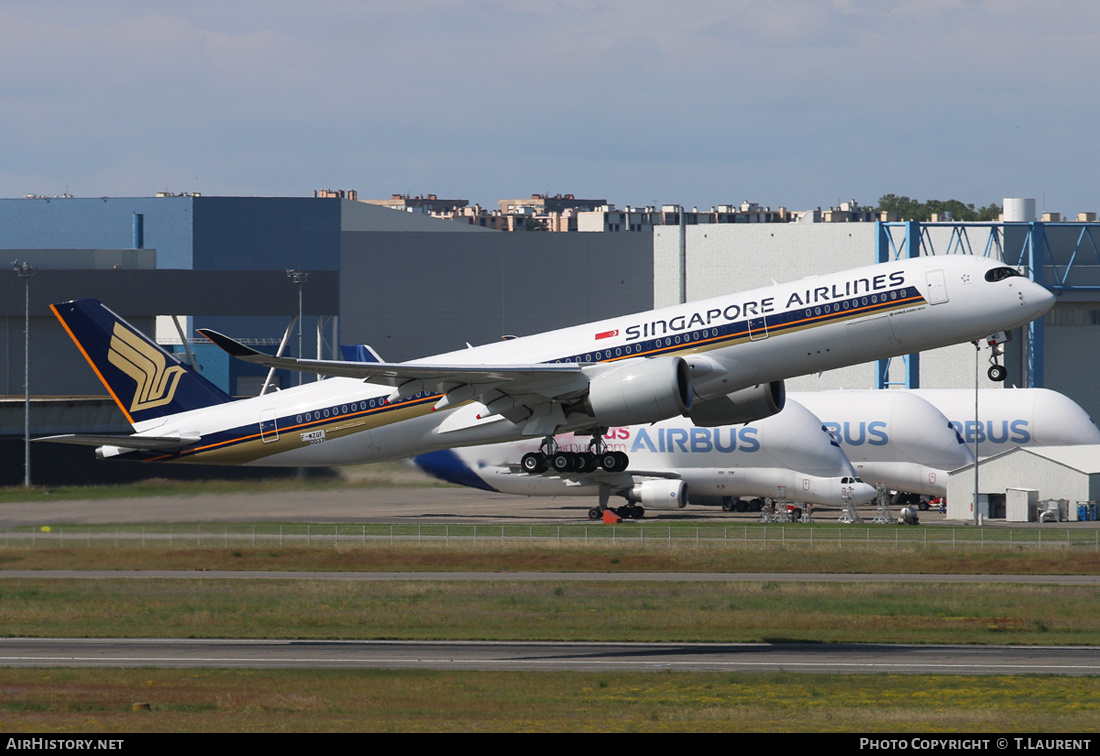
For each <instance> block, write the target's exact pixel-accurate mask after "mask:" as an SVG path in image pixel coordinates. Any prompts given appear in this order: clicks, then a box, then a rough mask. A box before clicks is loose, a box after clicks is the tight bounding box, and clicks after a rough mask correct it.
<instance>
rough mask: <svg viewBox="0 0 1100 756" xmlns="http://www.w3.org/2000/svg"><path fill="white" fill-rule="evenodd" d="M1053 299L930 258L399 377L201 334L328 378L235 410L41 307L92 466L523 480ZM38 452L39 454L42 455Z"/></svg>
mask: <svg viewBox="0 0 1100 756" xmlns="http://www.w3.org/2000/svg"><path fill="white" fill-rule="evenodd" d="M1053 303H1054V297H1053V295H1052V294H1051V293H1050V292H1048V291H1047V290H1046V289H1044V288H1043V287H1041V286H1039V285H1038V284H1035V283H1034V282H1032V281H1030V280H1028V279H1027V278H1025V277H1023V276H1022V275H1021V274H1020V273H1018V272H1017V271H1016V270H1014V269H1013V268H1009V267H1006V266H1004V265H1003V264H1002V263H999V262H997V261H995V260H990V259H987V258H977V257H971V256H965V255H953V256H944V257H926V258H918V259H912V260H901V261H896V262H890V263H882V264H879V265H874V266H869V267H865V268H857V269H854V270H850V271H846V272H841V273H833V274H829V275H823V276H817V277H813V278H808V279H803V280H801V281H795V282H791V283H786V284H779V285H775V286H771V287H767V288H763V289H757V290H754V291H748V292H744V293H741V294H733V295H729V296H723V297H717V298H714V299H710V300H702V301H698V302H691V303H688V304H683V305H676V306H673V307H668V308H664V309H660V310H653V311H650V312H645V313H640V314H636V315H625V316H622V317H616V318H610V319H608V320H603V321H599V322H596V323H590V324H586V325H580V326H574V327H571V328H564V329H561V330H557V331H550V332H548V333H543V334H538V335H534V336H526V337H522V338H518V339H511V340H508V341H503V342H499V343H494V344H488V345H484V346H479V347H471V348H469V349H464V350H460V351H457V352H449V353H446V354H441V355H437V356H435V357H430V358H424V359H419V360H412V361H410V362H404V363H382V362H378V363H351V362H337V361H325V360H306V359H291V358H280V357H272V356H270V355H266V354H263V353H260V352H257V351H255V350H253V349H251V348H249V347H247V346H244V345H242V344H239V343H237V342H236V341H233V340H232V339H230V338H228V337H226V336H223V335H221V334H219V333H216V332H214V331H201V332H202V333H203V334H204V335H205V336H207V337H208V338H210V339H211V340H212V341H213V342H214V343H216V344H217V345H218V346H220V347H222V348H223V349H225V350H226V351H227V352H229V353H230V354H232V355H233V356H235V357H239V358H240V359H243V360H246V361H248V362H253V363H257V364H260V365H265V366H269V367H278V368H286V369H290V370H299V371H304V372H314V373H320V374H323V375H329V376H335V377H334V378H332V379H330V380H325V381H320V382H312V383H308V384H305V385H302V386H298V387H295V388H291V389H287V390H284V391H280V392H277V393H274V394H267V395H264V396H259V397H254V398H249V399H241V400H236V401H234V400H233V399H232V397H230V396H228V395H227V394H225V393H224V392H222V391H221V390H220V389H218V388H217V387H215V386H214V385H213V384H211V383H209V382H208V381H206V380H205V379H204V378H203V377H202V376H201V375H199V374H198V373H197V372H196V371H193V370H191V369H190V368H189V367H187V366H186V365H183V364H181V363H179V362H178V360H176V359H175V358H174V357H172V356H171V355H169V354H167V353H166V352H164V351H162V350H161V349H160V348H159V347H158V346H157V345H156V344H155V343H153V342H152V341H150V340H149V339H148V338H147V337H145V336H144V335H142V334H140V333H138V332H137V331H135V330H134V329H133V327H131V326H130V325H129V324H127V323H126V322H125V321H123V320H121V319H120V318H119V317H118V316H116V315H115V314H114V313H113V312H111V311H110V310H108V309H107V308H106V307H104V306H103V305H101V304H100V303H98V302H96V301H94V300H75V301H72V302H65V303H62V304H56V305H52V309H53V311H54V313H55V314H56V315H57V317H58V319H59V320H60V321H61V323H62V325H63V326H64V327H65V329H66V330H67V331H68V333H69V335H70V336H71V337H72V338H73V340H74V341H75V342H76V344H77V346H78V348H80V350H81V351H82V352H83V354H84V356H85V358H86V359H87V360H88V362H89V363H90V364H91V366H92V369H93V370H95V372H96V373H97V374H98V376H99V378H100V380H101V381H102V382H103V383H104V385H105V386H106V387H107V389H108V391H110V393H111V394H112V396H113V397H114V399H115V401H116V402H117V403H118V405H119V407H120V408H121V410H122V412H123V413H124V414H125V415H126V417H127V419H128V420H129V421H130V422H131V424H132V425H133V428H134V431H135V433H134V434H133V435H129V436H122V437H110V436H93V437H88V436H64V437H53V438H51V439H49V440H52V441H64V442H69V443H83V444H89V445H95V446H98V447H99V449H98V450H97V453H98V454H99V456H101V457H115V456H121V455H125V456H126V457H127V458H131V459H146V460H158V461H179V462H201V463H210V464H232V465H244V464H247V465H264V466H309V465H325V466H327V465H335V464H347V463H357V462H368V461H374V460H383V459H396V458H401V457H407V456H412V455H415V454H422V453H425V452H429V451H433V450H437V449H445V448H453V447H457V446H469V445H473V444H485V443H494V442H500V441H507V440H513V439H518V438H525V437H541V438H543V439H544V444H543V451H542V452H541V453H540V454H541V455H542V456H541V457H539V456H536V457H535V458H533V459H531V460H529V462H530V467H529V469H538V468H539V467H540V466H541V465H542V464H554V465H556V462H555V455H554V451H555V449H554V448H553V437H554V435H555V434H557V433H566V432H574V433H576V432H583V433H585V434H586V435H587V434H590V435H591V436H592V444H591V451H590V452H586V453H585V454H586V455H587V454H591V455H593V456H592V457H591V458H588V457H586V458H585V459H586V463H587V462H589V461H594V462H596V463H597V464H599V465H600V466H601V467H603V468H604V469H605V470H610V471H622V470H624V469H626V467H627V466H628V464H629V461H628V460H627V459H626V458H625V455H621V454H613V453H607V454H605V453H604V445H603V435H604V434H605V433H606V432H607V430H608V429H609V428H611V427H617V426H624V425H634V424H642V423H650V422H657V421H660V420H664V419H667V418H671V417H676V416H678V415H685V416H687V417H689V418H690V419H691V421H692V422H693V423H694V424H695V425H697V426H701V427H715V426H719V425H729V424H734V423H744V422H748V421H751V420H756V419H761V418H764V417H768V416H770V415H773V414H775V413H776V412H778V411H779V410H780V409H782V407H783V403H784V397H785V392H784V388H783V379H784V378H788V377H792V376H796V375H803V374H807V373H814V372H818V371H821V370H828V369H831V368H836V367H841V366H844V365H850V364H856V363H860V362H866V361H869V360H875V359H879V358H884V357H888V356H894V355H899V354H904V353H909V352H915V351H919V350H923V349H932V348H935V347H940V346H945V345H948V344H953V343H957V342H961V341H973V340H976V339H980V338H983V337H985V336H987V335H989V334H991V333H996V332H998V331H1003V330H1008V329H1011V328H1015V327H1017V326H1020V325H1023V324H1024V323H1027V322H1029V321H1031V320H1033V319H1034V318H1036V317H1039V316H1040V315H1042V314H1043V313H1044V312H1046V311H1047V310H1049V309H1050V308H1051V307H1052V306H1053ZM43 440H45V439H43Z"/></svg>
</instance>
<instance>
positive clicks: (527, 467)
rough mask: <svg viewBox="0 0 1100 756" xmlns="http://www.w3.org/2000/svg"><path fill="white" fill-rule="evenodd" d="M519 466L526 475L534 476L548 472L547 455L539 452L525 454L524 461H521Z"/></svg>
mask: <svg viewBox="0 0 1100 756" xmlns="http://www.w3.org/2000/svg"><path fill="white" fill-rule="evenodd" d="M519 465H520V467H522V468H523V471H524V472H525V473H531V474H532V475H534V474H537V473H541V472H546V455H545V454H540V453H538V452H531V453H530V454H524V455H523V459H521V460H520V461H519Z"/></svg>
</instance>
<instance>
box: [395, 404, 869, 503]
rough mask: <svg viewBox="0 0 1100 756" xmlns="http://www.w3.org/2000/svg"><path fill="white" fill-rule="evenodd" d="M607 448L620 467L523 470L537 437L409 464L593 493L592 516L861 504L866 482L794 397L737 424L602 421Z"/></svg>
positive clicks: (515, 486)
mask: <svg viewBox="0 0 1100 756" xmlns="http://www.w3.org/2000/svg"><path fill="white" fill-rule="evenodd" d="M604 439H605V441H606V445H607V447H608V448H609V449H613V450H616V451H620V452H623V453H627V454H629V455H630V467H629V469H628V470H626V471H625V472H606V471H604V470H596V471H584V470H571V471H567V472H560V473H559V472H556V471H546V472H544V473H542V474H538V475H531V474H529V473H527V472H526V471H524V470H523V469H522V468H521V466H520V465H517V464H516V463H515V462H516V460H517V459H519V458H520V457H521V456H522V455H524V454H525V453H530V452H534V451H535V450H536V449H537V448H538V443H537V441H534V440H526V441H512V442H508V443H503V444H490V445H487V446H473V447H466V448H461V449H444V450H441V451H436V452H431V453H429V454H421V455H417V456H416V457H414V458H413V460H412V461H413V463H414V464H415V465H416V466H417V467H419V468H420V469H422V470H424V471H425V472H427V473H428V474H430V475H432V476H434V477H436V478H439V479H440V480H445V481H448V482H451V483H459V484H461V485H466V486H471V487H473V488H482V489H485V490H489V491H498V492H500V493H509V494H518V495H526V496H591V497H593V498H595V497H597V496H598V497H599V502H600V506H599V507H594V508H593V509H591V510H590V511H589V518H590V519H597V518H598V517H600V516H601V515H602V510H603V509H605V508H607V502H608V498H609V497H610V496H612V495H615V496H622V497H623V498H625V499H626V500H627V501H628V502H629V504H627V506H625V507H618V508H616V509H615V510H614V511H616V512H617V513H618V514H620V515H622V516H624V517H640V516H641V515H643V514H644V512H645V509H646V508H649V509H673V510H675V509H682V508H684V507H685V506H686V505H688V504H693V505H695V504H703V505H721V506H722V507H723V509H726V510H727V511H730V510H732V509H734V508H737V509H741V510H742V511H744V509H746V508H747V506H748V503H747V502H744V501H742V497H745V498H748V499H750V500H751V499H763V498H771V499H776V498H779V497H780V494H781V493H783V494H785V496H786V498H787V499H788V500H789V501H790V502H792V503H795V502H797V503H801V504H814V505H833V506H841V505H842V504H843V503H844V492H845V491H847V492H848V493H849V494H850V496H851V498H852V501H853V503H855V504H863V503H866V502H868V501H870V500H871V499H873V498H874V496H875V489H874V488H873V487H871V486H869V485H867V484H865V483H863V482H862V481H861V480H859V479H858V478H857V477H856V473H855V472H854V471H853V470H852V464H851V463H850V462H849V461H848V458H847V457H845V456H844V452H843V451H841V449H840V446H839V444H837V442H836V440H835V439H834V438H833V437H832V435H831V434H830V433H829V431H828V430H827V429H826V428H825V427H824V426H822V424H821V421H820V420H818V419H817V417H816V416H814V415H813V414H812V413H811V412H809V411H808V410H807V409H806V408H805V407H803V406H802V405H800V404H799V403H798V402H795V401H791V400H790V399H788V400H787V403H786V406H785V407H784V408H783V411H782V412H780V413H778V414H776V415H773V416H771V417H768V418H765V419H763V420H757V421H755V422H752V423H749V424H747V425H736V426H721V427H717V428H699V427H696V426H694V425H692V423H691V421H690V420H688V419H687V418H683V417H678V418H674V419H671V420H664V421H661V422H659V423H655V424H653V425H635V426H628V427H623V428H611V429H610V431H609V432H608V433H607V434H606V435H605V437H604ZM555 440H556V442H557V446H558V449H559V451H562V452H565V453H569V452H573V453H575V452H583V451H584V450H585V448H586V446H585V444H586V441H583V440H582V439H577V438H574V437H572V436H571V434H569V435H562V436H558V437H556V439H555Z"/></svg>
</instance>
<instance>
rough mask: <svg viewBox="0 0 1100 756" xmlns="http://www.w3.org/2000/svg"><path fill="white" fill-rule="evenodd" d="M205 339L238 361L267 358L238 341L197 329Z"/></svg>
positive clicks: (208, 330)
mask: <svg viewBox="0 0 1100 756" xmlns="http://www.w3.org/2000/svg"><path fill="white" fill-rule="evenodd" d="M196 330H197V331H198V332H199V333H201V334H202V335H203V336H205V337H206V338H208V339H210V340H211V341H213V342H214V344H215V345H216V346H219V347H221V348H222V349H224V350H225V351H226V352H228V353H229V355H230V356H231V357H237V358H238V359H242V360H247V359H248V358H249V357H267V356H268V355H266V354H264V353H263V352H257V351H256V350H255V349H253V348H252V347H248V346H245V345H244V344H242V343H240V342H239V341H234V340H233V339H231V338H229V337H228V336H226V335H224V334H221V333H218V332H217V331H211V330H210V329H209V328H197V329H196Z"/></svg>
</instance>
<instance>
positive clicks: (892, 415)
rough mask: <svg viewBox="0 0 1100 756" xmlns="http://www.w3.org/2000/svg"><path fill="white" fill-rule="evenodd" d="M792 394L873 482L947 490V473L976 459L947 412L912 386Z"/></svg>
mask: <svg viewBox="0 0 1100 756" xmlns="http://www.w3.org/2000/svg"><path fill="white" fill-rule="evenodd" d="M790 398H791V399H797V401H798V402H799V403H801V404H803V405H805V406H806V408H807V409H809V410H810V411H811V412H813V413H814V414H815V415H817V416H818V417H819V418H821V422H822V423H824V424H825V427H827V428H828V429H829V430H830V431H832V433H833V435H834V436H835V437H836V439H837V441H838V442H840V446H841V448H842V449H844V453H845V454H846V455H847V456H848V459H850V460H851V461H852V466H853V467H854V468H855V470H856V473H857V474H858V475H859V476H860V477H861V478H863V480H865V481H867V482H868V483H870V484H871V485H875V484H876V483H880V482H881V483H883V484H885V486H886V488H888V489H890V490H892V491H901V492H906V493H914V494H921V495H923V496H929V497H935V496H946V495H947V473H948V472H949V471H951V470H954V469H955V468H958V467H962V466H963V465H969V464H970V463H972V462H973V461H974V455H973V454H971V452H970V449H969V447H967V445H966V444H965V443H964V442H963V439H962V437H960V436H959V434H958V433H957V432H956V430H955V428H954V427H953V426H952V425H951V424H950V423H949V422H948V420H947V418H946V417H944V416H943V414H942V413H941V412H940V411H939V410H938V409H936V408H935V407H933V406H932V405H931V404H929V403H928V402H926V401H925V400H924V399H922V398H920V397H919V396H917V395H916V394H914V393H913V392H909V391H901V390H896V389H889V390H878V391H805V392H797V393H792V394H791V396H790ZM970 402H971V405H973V403H974V392H973V391H971V392H970Z"/></svg>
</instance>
